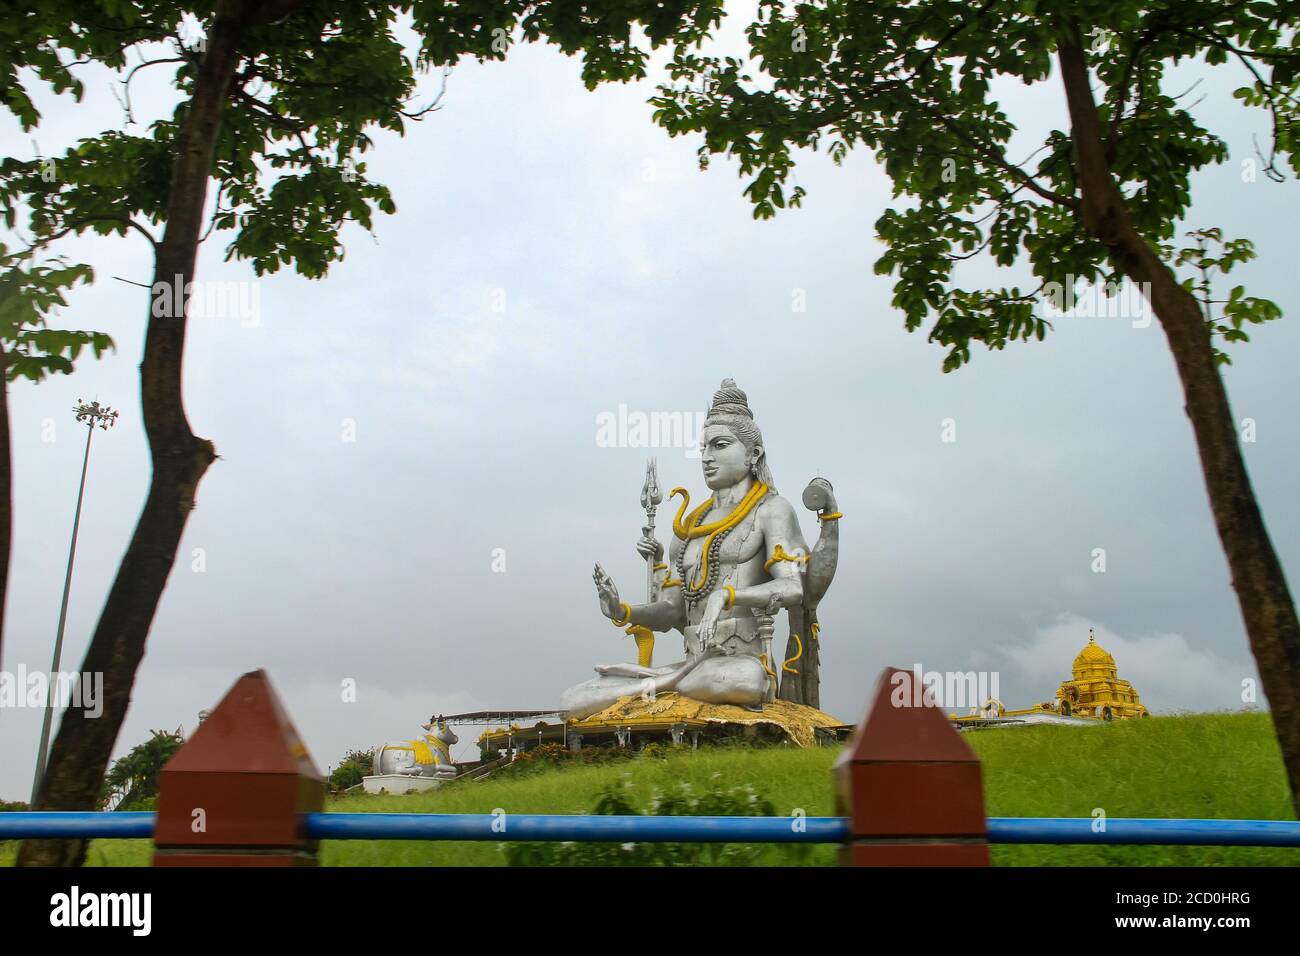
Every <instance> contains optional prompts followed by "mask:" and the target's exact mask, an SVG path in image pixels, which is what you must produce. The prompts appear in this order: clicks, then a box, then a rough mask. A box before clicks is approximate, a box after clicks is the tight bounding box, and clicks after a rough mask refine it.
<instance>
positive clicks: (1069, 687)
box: [1056, 628, 1151, 720]
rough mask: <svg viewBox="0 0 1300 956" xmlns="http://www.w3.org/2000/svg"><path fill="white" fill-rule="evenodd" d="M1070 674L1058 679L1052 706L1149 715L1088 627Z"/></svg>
mask: <svg viewBox="0 0 1300 956" xmlns="http://www.w3.org/2000/svg"><path fill="white" fill-rule="evenodd" d="M1071 672H1072V674H1073V677H1072V678H1071V679H1070V680H1067V681H1062V682H1061V687H1060V689H1059V690H1057V692H1056V709H1057V711H1059V712H1060V713H1062V714H1075V715H1078V716H1092V717H1101V718H1102V719H1103V720H1111V719H1113V718H1115V717H1150V716H1151V714H1150V713H1149V712H1148V711H1147V709H1146V708H1145V707H1143V706H1142V703H1141V701H1139V700H1138V694H1137V691H1135V690H1134V689H1133V685H1132V684H1130V683H1129V682H1128V681H1126V680H1120V679H1119V671H1118V668H1116V666H1115V658H1113V657H1111V656H1110V654H1108V653H1107V652H1106V650H1105V649H1104V648H1103V647H1102V646H1101V645H1100V644H1098V643H1097V640H1096V638H1095V637H1094V636H1093V632H1092V628H1089V629H1088V643H1087V644H1086V645H1085V646H1084V648H1083V650H1081V651H1080V652H1079V654H1078V656H1077V657H1075V659H1074V666H1073V667H1072V668H1071Z"/></svg>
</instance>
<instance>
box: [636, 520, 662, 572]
mask: <svg viewBox="0 0 1300 956" xmlns="http://www.w3.org/2000/svg"><path fill="white" fill-rule="evenodd" d="M636 553H637V554H639V555H641V557H642V559H644V560H648V559H649V558H650V556H651V555H654V560H655V564H658V563H659V562H660V561H662V560H663V559H664V546H663V545H662V544H660V543H659V542H658V541H656V540H655V539H654V538H653V537H652V536H651V534H650V528H649V527H644V528H642V529H641V540H640V541H638V542H637V543H636Z"/></svg>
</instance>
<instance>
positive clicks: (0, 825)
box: [0, 812, 1300, 847]
mask: <svg viewBox="0 0 1300 956" xmlns="http://www.w3.org/2000/svg"><path fill="white" fill-rule="evenodd" d="M154 817H155V815H154V814H152V813H95V812H76V813H69V812H64V813H54V812H21V813H0V840H17V839H25V838H37V837H47V838H76V837H80V838H98V839H127V838H137V839H140V838H149V837H152V836H153V831H154ZM1101 825H1102V821H1099V820H1094V819H1092V818H1091V817H1081V818H1080V817H990V818H989V821H988V841H989V842H990V843H1042V844H1127V845H1149V846H1157V845H1167V846H1282V847H1300V822H1295V821H1289V820H1176V819H1145V820H1142V819H1114V818H1111V819H1107V820H1105V821H1104V825H1105V829H1104V830H1098V829H1095V828H1096V827H1099V826H1101ZM303 828H304V832H305V835H306V836H308V837H311V838H312V839H318V840H478V841H483V840H520V841H523V840H529V841H543V840H544V841H569V840H573V841H588V842H610V843H631V842H638V843H844V842H846V841H848V839H849V837H850V834H849V823H848V820H847V819H845V818H844V817H649V816H582V815H563V814H527V813H519V814H513V813H512V814H498V815H492V814H473V813H308V814H305V815H304V816H303Z"/></svg>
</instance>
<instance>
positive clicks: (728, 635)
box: [671, 493, 777, 656]
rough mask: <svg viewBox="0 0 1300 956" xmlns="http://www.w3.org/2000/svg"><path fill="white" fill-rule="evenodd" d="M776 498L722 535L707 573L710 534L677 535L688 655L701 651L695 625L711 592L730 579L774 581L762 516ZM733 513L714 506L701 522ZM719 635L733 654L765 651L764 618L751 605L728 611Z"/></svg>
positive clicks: (743, 583) (736, 583)
mask: <svg viewBox="0 0 1300 956" xmlns="http://www.w3.org/2000/svg"><path fill="white" fill-rule="evenodd" d="M776 497H777V496H776V495H775V494H772V493H768V494H767V495H765V496H764V498H763V500H762V501H760V502H759V503H758V504H757V505H755V506H754V507H753V508H752V509H751V510H750V512H749V513H748V514H747V515H745V517H744V518H743V519H742V520H741V521H740V522H739V524H737V525H736V527H734V528H732V529H731V530H730V531H727V532H725V533H724V534H721V535H719V536H718V537H719V539H720V540H718V541H717V542H715V546H714V547H713V548H711V550H710V554H709V562H708V563H709V568H710V570H709V571H708V572H707V573H704V572H703V569H702V564H703V562H704V551H705V547H706V546H707V544H708V538H707V537H699V538H692V539H690V540H688V541H686V542H685V543H683V542H682V541H681V540H680V539H674V541H673V546H672V552H671V554H672V558H673V561H672V564H671V573H672V575H673V577H675V578H679V579H680V580H681V581H682V588H683V591H682V594H683V598H684V599H685V601H686V623H687V626H686V628H685V637H686V651H687V654H688V655H691V656H694V655H695V654H698V653H699V643H698V641H697V640H696V638H695V630H696V628H697V627H698V626H699V623H700V618H701V616H702V615H703V612H704V604H705V601H707V600H708V597H709V594H711V593H712V592H713V591H716V590H718V589H720V588H723V587H725V586H726V585H728V584H729V585H731V586H732V587H733V588H745V587H750V586H752V585H756V584H761V583H763V582H764V581H767V580H769V575H768V573H767V571H765V570H764V568H763V564H764V562H765V561H766V559H767V552H768V550H769V549H768V548H767V544H766V536H765V535H764V531H763V517H762V516H763V509H764V505H765V504H766V503H767V502H768V501H770V500H772V499H775V498H776ZM730 512H731V509H730V508H718V507H717V506H714V507H713V508H711V509H710V510H709V511H708V512H706V513H705V514H704V515H702V516H701V518H700V521H699V524H701V525H704V524H709V523H711V522H714V521H720V520H722V519H723V518H726V517H727V515H728V514H730ZM702 578H703V580H702ZM709 582H712V583H711V584H710V583H709ZM697 588H698V589H699V590H698V592H697ZM716 639H717V642H718V644H719V646H721V647H722V648H723V650H724V651H726V652H728V653H731V654H735V653H748V654H753V655H755V656H757V655H759V654H760V653H762V650H761V648H760V647H759V639H758V621H757V618H756V617H755V612H754V611H753V610H751V609H750V608H747V607H738V608H732V609H729V610H724V611H723V612H722V615H721V617H720V618H719V621H718V630H717V634H716Z"/></svg>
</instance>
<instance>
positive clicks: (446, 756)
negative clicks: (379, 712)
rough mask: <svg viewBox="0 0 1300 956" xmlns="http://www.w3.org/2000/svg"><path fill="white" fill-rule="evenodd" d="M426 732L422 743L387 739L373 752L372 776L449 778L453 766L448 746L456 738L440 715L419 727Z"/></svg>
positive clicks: (454, 769)
mask: <svg viewBox="0 0 1300 956" xmlns="http://www.w3.org/2000/svg"><path fill="white" fill-rule="evenodd" d="M420 727H421V728H422V729H423V730H426V731H428V733H426V734H425V735H424V739H423V740H390V741H389V742H388V743H386V744H383V745H381V746H380V747H379V748H378V749H376V750H375V765H374V768H373V770H374V774H375V776H381V775H383V774H389V773H395V774H402V775H403V776H407V777H437V778H439V779H451V778H452V777H454V776H456V767H455V765H454V764H453V763H452V762H451V745H452V744H454V743H457V742H459V740H460V738H459V737H457V736H456V735H455V733H453V732H452V729H451V728H450V727H448V726H447V721H445V720H443V718H442V717H441V716H438V717H430V718H429V722H428V723H427V724H421V725H420Z"/></svg>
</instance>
